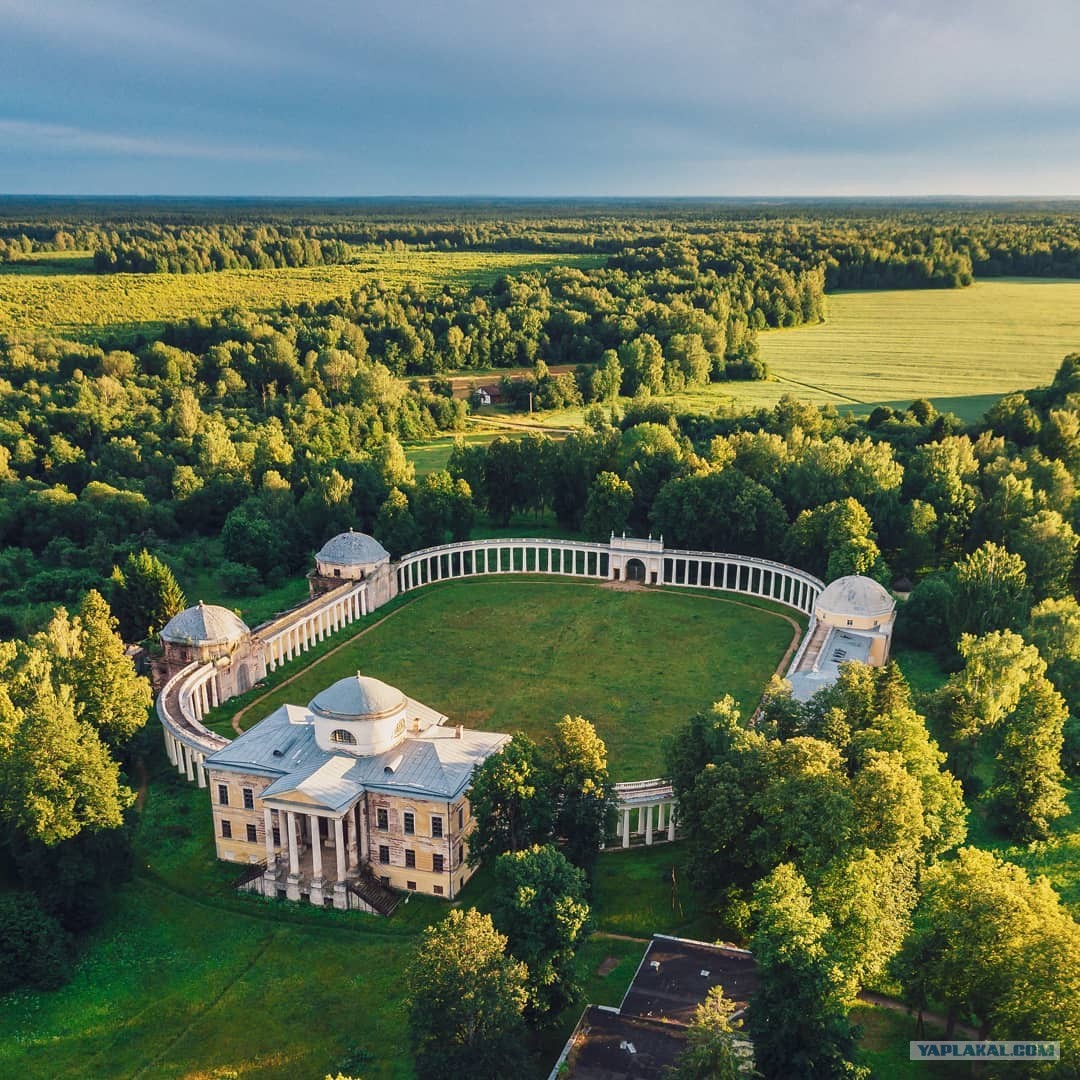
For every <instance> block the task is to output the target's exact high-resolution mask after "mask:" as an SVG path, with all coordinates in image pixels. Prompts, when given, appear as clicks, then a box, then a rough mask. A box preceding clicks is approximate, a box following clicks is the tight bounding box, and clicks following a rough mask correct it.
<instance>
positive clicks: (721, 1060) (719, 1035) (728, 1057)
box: [667, 986, 754, 1080]
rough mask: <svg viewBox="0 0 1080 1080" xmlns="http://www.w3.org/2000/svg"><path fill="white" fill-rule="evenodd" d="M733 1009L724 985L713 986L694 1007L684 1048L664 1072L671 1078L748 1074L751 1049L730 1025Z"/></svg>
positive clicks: (724, 1078) (732, 1078)
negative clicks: (725, 993)
mask: <svg viewBox="0 0 1080 1080" xmlns="http://www.w3.org/2000/svg"><path fill="white" fill-rule="evenodd" d="M732 1011H733V1008H732V1005H731V1002H729V1001H728V1000H727V998H725V997H724V990H723V987H720V986H714V987H712V988H711V989H710V990H709V992H708V993H707V994H706V995H705V1000H704V1001H703V1002H702V1003H701V1004H700V1005H699V1006H698V1007H697V1008H696V1009H695V1010H694V1019H693V1020H692V1021H691V1022H690V1025H689V1027H687V1029H686V1049H685V1050H683V1052H682V1053H681V1054H680V1055H679V1057H678V1059H677V1060H676V1062H675V1065H674V1067H673V1068H672V1069H671V1070H670V1071H669V1072H668V1073H667V1076H668V1077H669V1078H670V1080H739V1078H740V1077H741V1076H746V1075H747V1072H748V1071H749V1068H748V1067H749V1065H750V1062H751V1060H752V1058H753V1053H754V1051H753V1048H752V1047H751V1045H750V1043H749V1042H747V1040H746V1039H744V1038H742V1039H741V1038H739V1035H738V1033H737V1032H736V1031H735V1029H734V1028H733V1027H732V1026H731V1013H732ZM741 1066H742V1067H743V1068H740V1067H741Z"/></svg>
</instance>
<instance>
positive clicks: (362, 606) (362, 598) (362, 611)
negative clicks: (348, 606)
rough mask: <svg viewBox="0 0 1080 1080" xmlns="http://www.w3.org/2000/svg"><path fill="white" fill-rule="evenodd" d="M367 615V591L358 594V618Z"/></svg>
mask: <svg viewBox="0 0 1080 1080" xmlns="http://www.w3.org/2000/svg"><path fill="white" fill-rule="evenodd" d="M366 614H367V589H364V591H363V592H361V593H360V616H361V618H362V617H363V616H364V615H366Z"/></svg>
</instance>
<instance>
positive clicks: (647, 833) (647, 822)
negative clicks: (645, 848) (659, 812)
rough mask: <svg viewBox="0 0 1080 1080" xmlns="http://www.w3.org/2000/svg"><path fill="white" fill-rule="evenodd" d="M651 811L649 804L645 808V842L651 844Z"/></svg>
mask: <svg viewBox="0 0 1080 1080" xmlns="http://www.w3.org/2000/svg"><path fill="white" fill-rule="evenodd" d="M652 811H653V808H652V807H651V806H649V807H646V808H645V843H646V844H650V845H651V844H652Z"/></svg>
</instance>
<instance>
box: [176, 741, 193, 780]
mask: <svg viewBox="0 0 1080 1080" xmlns="http://www.w3.org/2000/svg"><path fill="white" fill-rule="evenodd" d="M180 749H181V750H183V752H184V773H185V774H186V776H187V778H188V779H189V780H194V779H195V775H194V774H193V773H192V771H191V750H190V749H188V747H186V746H185V745H184V744H183V743H181V744H180Z"/></svg>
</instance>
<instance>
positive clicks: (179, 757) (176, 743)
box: [173, 739, 184, 773]
mask: <svg viewBox="0 0 1080 1080" xmlns="http://www.w3.org/2000/svg"><path fill="white" fill-rule="evenodd" d="M173 753H174V754H175V755H176V771H177V772H178V773H182V772H183V771H184V744H183V743H182V742H181V741H180V740H179V739H174V740H173Z"/></svg>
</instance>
